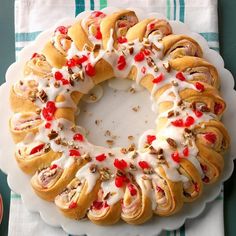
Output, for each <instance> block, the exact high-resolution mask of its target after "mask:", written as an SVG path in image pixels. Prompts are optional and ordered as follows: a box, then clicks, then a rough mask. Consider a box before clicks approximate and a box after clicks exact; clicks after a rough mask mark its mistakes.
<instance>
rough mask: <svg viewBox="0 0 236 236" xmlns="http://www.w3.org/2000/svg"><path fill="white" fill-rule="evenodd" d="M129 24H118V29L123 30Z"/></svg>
mask: <svg viewBox="0 0 236 236" xmlns="http://www.w3.org/2000/svg"><path fill="white" fill-rule="evenodd" d="M126 26H127V24H126V23H125V22H122V21H121V22H118V28H123V27H126Z"/></svg>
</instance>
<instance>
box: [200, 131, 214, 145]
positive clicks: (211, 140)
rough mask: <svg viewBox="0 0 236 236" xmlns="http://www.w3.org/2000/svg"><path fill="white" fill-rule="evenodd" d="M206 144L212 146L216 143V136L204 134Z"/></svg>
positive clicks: (210, 133)
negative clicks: (208, 143)
mask: <svg viewBox="0 0 236 236" xmlns="http://www.w3.org/2000/svg"><path fill="white" fill-rule="evenodd" d="M203 137H204V138H205V139H206V140H207V141H208V142H210V143H212V144H214V143H215V142H216V139H217V138H216V134H214V133H212V132H208V133H205V134H204V136H203Z"/></svg>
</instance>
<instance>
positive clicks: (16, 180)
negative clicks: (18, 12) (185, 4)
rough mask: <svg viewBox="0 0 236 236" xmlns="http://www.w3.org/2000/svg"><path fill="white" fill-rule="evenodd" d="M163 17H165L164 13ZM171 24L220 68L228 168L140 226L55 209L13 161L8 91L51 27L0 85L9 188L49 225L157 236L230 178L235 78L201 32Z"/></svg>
mask: <svg viewBox="0 0 236 236" xmlns="http://www.w3.org/2000/svg"><path fill="white" fill-rule="evenodd" d="M117 10H118V8H111V7H109V8H105V9H104V12H105V13H112V12H114V11H117ZM132 10H135V11H136V13H137V15H138V17H139V18H140V19H142V18H144V17H142V11H141V10H140V9H133V8H132ZM85 14H86V13H85V12H83V13H81V14H79V15H78V16H77V17H76V19H79V18H83V16H84V15H85ZM150 16H154V17H160V14H157V13H150V14H145V18H147V17H150ZM161 17H162V18H163V16H161ZM74 21H75V19H63V20H61V21H60V22H58V24H57V25H61V24H65V25H67V24H72V23H73V22H74ZM170 24H171V26H172V28H173V31H174V33H183V34H187V35H189V36H191V37H193V38H194V39H196V40H197V41H198V42H199V44H200V45H201V47H202V49H203V51H204V58H206V59H207V60H208V61H209V62H211V63H212V64H214V65H215V66H216V68H217V69H218V72H219V75H220V77H221V83H222V86H221V93H222V95H223V98H224V99H225V101H226V103H227V105H228V108H227V111H226V112H225V114H224V118H223V120H224V124H225V125H226V127H227V129H228V131H229V133H230V136H231V138H232V145H231V149H230V150H229V152H228V153H227V155H225V168H224V172H223V174H222V176H221V178H220V181H218V182H217V183H216V184H214V185H212V186H208V187H207V188H205V189H204V192H203V194H202V196H201V198H200V199H199V200H197V201H196V202H194V203H191V204H185V205H184V207H183V209H182V210H181V212H179V213H178V214H176V215H174V216H171V217H153V219H152V220H151V221H149V222H148V223H146V224H144V225H140V226H131V225H128V224H125V223H122V222H121V223H119V224H117V225H114V226H108V227H107V226H106V227H101V226H96V225H94V224H92V223H91V222H89V221H74V220H70V219H67V218H65V217H64V216H63V215H62V214H60V212H59V211H58V210H57V209H56V207H55V205H54V204H53V203H49V202H46V201H43V200H41V199H40V198H38V197H37V196H36V194H34V193H33V191H32V189H31V186H30V182H29V180H30V177H29V176H27V175H25V174H23V173H22V172H21V171H20V169H19V168H18V166H17V164H16V161H15V160H14V146H15V145H14V144H13V141H12V139H11V137H10V134H9V130H8V120H9V117H10V115H11V113H12V112H11V111H10V105H9V101H8V97H9V91H10V87H11V85H12V84H13V83H14V82H15V81H17V80H19V79H20V77H21V75H20V71H21V70H22V66H23V65H24V63H25V61H26V60H27V59H28V58H29V57H30V56H31V55H32V53H33V52H35V51H40V50H41V49H42V46H43V45H44V43H45V42H46V41H47V39H48V38H49V36H50V35H51V34H52V32H53V29H54V28H55V26H54V27H53V28H51V29H50V30H47V31H44V32H42V33H41V34H40V35H39V36H38V37H37V39H36V40H35V41H34V42H33V43H32V44H30V45H29V46H27V47H25V48H24V49H23V50H22V51H21V52H20V53H19V61H18V62H15V63H13V64H12V65H11V66H10V67H9V69H8V71H7V73H6V83H4V84H3V85H2V86H1V87H0V97H1V100H0V114H1V123H0V130H1V132H0V140H1V147H0V167H1V169H2V170H3V171H4V172H5V173H6V174H8V184H9V186H10V188H11V189H12V190H13V191H15V192H16V193H18V194H20V195H21V197H22V200H23V202H24V205H25V206H26V207H27V208H28V210H30V211H34V212H39V213H40V215H41V217H42V219H43V220H44V221H45V222H46V223H47V224H49V225H52V226H61V227H62V228H63V230H65V231H66V232H67V233H69V234H77V235H78V234H87V235H89V236H91V235H93V236H103V235H105V234H107V235H112V234H114V235H116V236H123V235H126V236H128V235H129V236H134V235H140V236H144V235H145V236H150V235H154V234H155V235H156V234H158V233H159V232H161V231H162V230H173V229H177V228H179V227H180V226H181V225H182V224H183V223H184V222H185V220H186V219H189V218H194V217H196V216H198V215H199V214H200V213H201V212H202V211H203V210H204V209H205V205H206V203H208V202H211V201H213V200H214V199H215V198H216V197H217V196H218V195H219V193H220V190H221V185H222V183H223V182H224V181H225V180H227V179H228V178H229V177H230V175H231V174H232V172H233V166H234V163H233V159H234V158H235V156H236V155H235V154H236V125H235V123H234V121H235V120H236V110H235V109H234V108H235V103H236V92H235V91H234V89H233V88H234V79H233V76H232V75H231V73H230V72H229V71H228V70H226V69H224V62H223V59H222V58H221V56H220V55H219V54H218V53H216V52H215V51H213V50H211V49H209V47H208V44H207V42H206V40H205V39H204V38H203V37H202V36H200V35H199V34H196V33H193V32H191V31H190V30H189V29H188V28H187V26H186V25H185V24H183V23H181V22H176V21H170Z"/></svg>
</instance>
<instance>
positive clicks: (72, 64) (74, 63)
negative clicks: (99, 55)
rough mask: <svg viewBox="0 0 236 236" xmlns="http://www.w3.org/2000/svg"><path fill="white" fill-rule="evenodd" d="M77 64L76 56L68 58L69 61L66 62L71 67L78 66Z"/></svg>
mask: <svg viewBox="0 0 236 236" xmlns="http://www.w3.org/2000/svg"><path fill="white" fill-rule="evenodd" d="M76 64H77V63H76V60H75V59H74V58H71V59H69V60H67V62H66V65H67V66H68V67H70V68H71V67H74V66H76Z"/></svg>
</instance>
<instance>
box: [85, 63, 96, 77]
mask: <svg viewBox="0 0 236 236" xmlns="http://www.w3.org/2000/svg"><path fill="white" fill-rule="evenodd" d="M85 72H86V74H87V75H88V76H94V75H95V74H96V70H95V68H94V66H93V65H92V64H91V63H88V64H87V65H86V66H85Z"/></svg>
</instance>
